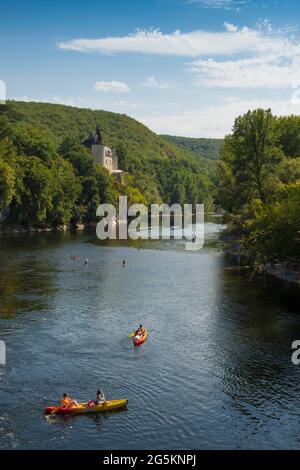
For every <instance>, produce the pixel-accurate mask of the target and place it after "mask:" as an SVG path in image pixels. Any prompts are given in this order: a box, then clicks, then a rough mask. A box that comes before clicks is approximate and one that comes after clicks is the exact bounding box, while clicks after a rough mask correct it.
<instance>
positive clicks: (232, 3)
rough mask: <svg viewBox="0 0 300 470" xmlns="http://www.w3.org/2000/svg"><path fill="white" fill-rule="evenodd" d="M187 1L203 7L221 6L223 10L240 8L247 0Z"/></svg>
mask: <svg viewBox="0 0 300 470" xmlns="http://www.w3.org/2000/svg"><path fill="white" fill-rule="evenodd" d="M187 3H191V4H195V5H199V6H201V7H204V8H222V9H225V10H240V8H241V7H242V6H244V5H246V4H247V3H248V0H188V1H187Z"/></svg>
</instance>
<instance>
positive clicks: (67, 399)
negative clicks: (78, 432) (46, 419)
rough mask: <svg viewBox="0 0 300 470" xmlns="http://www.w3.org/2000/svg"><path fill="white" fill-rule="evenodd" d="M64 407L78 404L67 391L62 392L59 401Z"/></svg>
mask: <svg viewBox="0 0 300 470" xmlns="http://www.w3.org/2000/svg"><path fill="white" fill-rule="evenodd" d="M60 404H61V406H63V407H64V408H71V407H72V406H78V402H77V401H76V400H73V399H72V398H71V397H70V396H69V395H68V394H67V393H64V394H63V398H62V400H61V402H60Z"/></svg>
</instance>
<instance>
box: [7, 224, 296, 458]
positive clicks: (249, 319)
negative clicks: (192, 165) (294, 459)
mask: <svg viewBox="0 0 300 470" xmlns="http://www.w3.org/2000/svg"><path fill="white" fill-rule="evenodd" d="M220 227H221V226H220V224H218V223H217V220H216V221H215V222H214V221H210V222H208V223H207V224H206V232H207V234H208V235H207V243H206V245H205V247H204V249H203V250H201V251H199V252H187V251H184V250H183V247H182V244H180V243H179V242H176V241H169V242H168V241H157V242H154V241H153V242H146V241H143V242H139V243H135V244H132V245H131V244H127V245H126V244H124V245H119V244H117V243H100V242H99V241H98V240H97V239H96V237H95V234H94V232H90V233H83V234H72V233H57V234H39V235H32V234H31V235H30V234H28V235H17V236H5V237H2V238H1V240H0V261H1V272H0V293H1V297H0V339H1V340H3V341H5V343H6V348H7V363H6V365H5V366H0V448H1V449H76V448H77V449H167V448H168V449H229V448H230V449H266V448H269V449H300V432H299V430H300V403H299V392H300V388H299V387H300V386H299V383H300V366H295V365H293V364H292V362H291V352H292V351H291V343H292V342H293V341H294V340H295V339H300V308H299V304H300V302H299V298H300V293H299V290H297V289H295V288H292V287H287V286H284V285H283V284H281V283H280V282H277V281H274V282H273V281H271V280H251V279H249V278H248V277H244V276H240V275H235V274H233V273H230V272H227V271H226V270H224V268H225V266H226V263H227V261H226V259H225V257H224V254H223V252H222V250H221V249H220V247H219V245H218V243H217V242H216V241H215V236H216V233H217V232H218V230H219V229H220ZM72 254H74V255H78V256H80V258H81V259H80V261H79V262H74V261H71V255H72ZM85 257H88V259H89V264H88V266H87V267H85V266H84V264H83V259H84V258H85ZM123 259H125V260H126V266H125V268H123V267H122V260H123ZM140 323H143V324H144V325H145V326H146V327H147V329H148V330H149V338H148V341H147V342H146V343H145V344H143V345H142V346H141V347H139V348H134V347H133V344H132V341H131V340H130V339H129V338H128V334H129V333H130V332H131V331H132V330H133V328H134V327H135V326H137V325H139V324H140ZM100 384H102V385H103V387H104V390H105V393H106V396H107V398H112V399H113V398H127V399H128V400H129V403H128V407H127V409H125V410H123V411H119V412H111V413H107V414H103V415H101V414H99V415H89V416H77V417H76V416H73V417H72V416H71V417H70V416H69V417H59V416H50V417H45V416H44V414H43V410H44V407H45V406H47V405H51V404H55V403H56V402H57V401H58V400H59V398H60V396H61V395H62V393H63V392H65V391H66V392H69V393H70V394H71V395H72V396H73V397H75V398H77V399H79V400H85V399H89V398H93V397H94V395H95V391H96V390H97V388H98V386H99V385H100Z"/></svg>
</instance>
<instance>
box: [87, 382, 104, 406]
mask: <svg viewBox="0 0 300 470" xmlns="http://www.w3.org/2000/svg"><path fill="white" fill-rule="evenodd" d="M105 401H106V400H105V395H104V392H103V388H102V387H101V390H97V394H96V398H95V400H90V401H89V402H88V403H87V406H89V407H91V408H92V407H93V406H97V405H103V403H105Z"/></svg>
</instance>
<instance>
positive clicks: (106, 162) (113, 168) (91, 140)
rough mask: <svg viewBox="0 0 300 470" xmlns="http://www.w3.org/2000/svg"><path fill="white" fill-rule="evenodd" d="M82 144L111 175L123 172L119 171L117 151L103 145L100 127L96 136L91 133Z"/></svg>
mask: <svg viewBox="0 0 300 470" xmlns="http://www.w3.org/2000/svg"><path fill="white" fill-rule="evenodd" d="M81 143H82V145H85V147H87V148H88V149H89V150H90V152H91V155H92V156H93V157H94V158H95V160H96V162H97V163H99V164H100V165H102V166H104V168H106V169H107V170H108V171H109V172H110V173H122V171H121V170H119V169H118V157H117V154H116V151H115V150H114V149H111V148H109V147H107V146H106V145H105V144H104V143H103V139H102V135H101V132H100V129H99V128H98V127H97V130H96V134H95V135H94V134H93V133H92V132H91V133H90V136H89V137H88V138H87V139H86V140H83V141H82V142H81Z"/></svg>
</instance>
